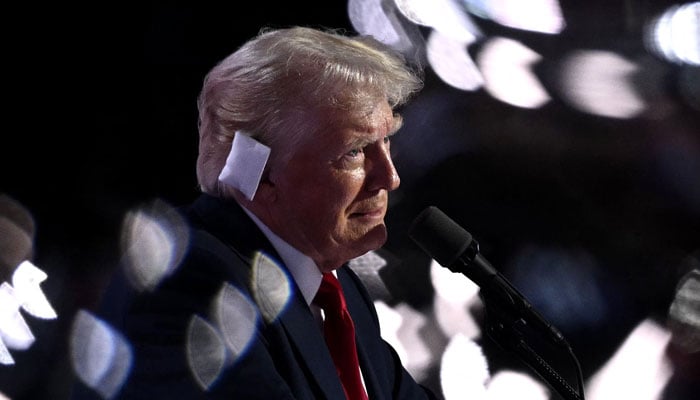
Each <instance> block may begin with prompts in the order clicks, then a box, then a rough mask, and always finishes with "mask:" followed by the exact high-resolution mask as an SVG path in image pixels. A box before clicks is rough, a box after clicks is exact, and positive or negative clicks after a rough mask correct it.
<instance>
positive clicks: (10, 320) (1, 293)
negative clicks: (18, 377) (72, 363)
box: [0, 260, 57, 365]
mask: <svg viewBox="0 0 700 400" xmlns="http://www.w3.org/2000/svg"><path fill="white" fill-rule="evenodd" d="M47 276H48V275H47V274H46V273H45V272H44V271H42V270H41V269H39V268H37V267H36V266H35V265H34V264H32V263H31V262H30V261H26V260H25V261H23V262H21V263H20V264H19V265H18V266H17V268H16V269H15V271H14V272H13V274H12V285H10V284H9V283H7V282H2V284H1V285H0V364H3V365H9V364H14V359H13V358H12V356H11V355H10V352H9V349H13V350H26V349H28V348H29V347H31V345H32V344H33V343H34V340H35V337H34V335H33V334H32V332H31V330H30V328H29V325H27V322H26V321H25V320H24V316H23V315H22V313H21V312H20V309H22V310H24V311H26V312H27V313H29V314H30V315H31V316H33V317H36V318H41V319H56V318H57V314H56V311H55V310H54V309H53V307H52V306H51V304H50V303H49V301H48V299H47V298H46V296H45V295H44V292H43V291H42V290H41V287H40V284H41V282H43V281H45V280H46V278H47Z"/></svg>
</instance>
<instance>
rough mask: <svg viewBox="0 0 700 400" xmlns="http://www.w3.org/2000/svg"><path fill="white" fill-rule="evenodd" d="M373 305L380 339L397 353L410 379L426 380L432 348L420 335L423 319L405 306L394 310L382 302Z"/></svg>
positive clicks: (424, 319)
mask: <svg viewBox="0 0 700 400" xmlns="http://www.w3.org/2000/svg"><path fill="white" fill-rule="evenodd" d="M375 305H377V306H379V307H378V308H377V313H378V315H379V323H380V326H381V332H382V338H383V339H384V340H386V341H387V342H388V343H389V344H391V345H392V346H394V348H396V349H397V352H399V357H400V358H401V362H402V364H403V365H404V366H405V367H406V370H407V371H408V372H410V373H411V376H413V377H414V378H415V379H416V380H422V379H424V378H426V376H427V373H428V368H429V366H430V363H431V362H432V359H433V356H432V351H431V349H432V346H431V344H426V343H425V340H424V339H423V336H422V335H421V330H422V329H424V328H425V327H426V318H425V315H423V313H420V312H417V311H416V310H414V309H413V308H411V307H410V306H408V305H406V304H399V305H397V306H396V307H394V309H393V310H392V309H391V308H389V307H388V306H387V305H386V304H384V303H382V302H378V301H377V302H375ZM384 318H386V321H385V320H384Z"/></svg>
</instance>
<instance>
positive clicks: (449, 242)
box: [408, 206, 568, 346]
mask: <svg viewBox="0 0 700 400" xmlns="http://www.w3.org/2000/svg"><path fill="white" fill-rule="evenodd" d="M408 236H409V237H410V238H411V239H412V240H413V241H414V242H415V243H416V244H417V245H418V246H419V247H420V248H421V249H422V250H423V251H425V252H426V253H427V254H428V255H429V256H430V257H432V258H433V259H434V260H435V261H437V262H438V264H440V265H442V266H443V267H445V268H448V269H449V270H451V271H452V272H457V273H461V274H463V275H465V276H466V277H467V278H469V279H470V280H471V281H473V282H474V283H476V284H477V286H479V288H480V295H481V297H482V299H483V300H484V304H485V305H486V306H487V307H488V306H495V307H499V310H501V311H505V312H507V313H508V314H509V315H510V316H511V317H512V318H515V322H516V323H520V324H525V325H529V326H531V327H533V328H534V329H536V330H539V331H540V332H542V333H544V334H546V335H548V336H549V337H550V338H551V339H552V340H553V341H554V343H556V344H564V345H566V346H568V344H566V341H565V340H564V337H563V335H562V334H561V333H560V332H559V330H557V329H556V328H555V327H554V326H553V325H552V324H550V323H549V322H547V321H546V320H545V319H544V318H543V317H542V316H541V315H540V314H539V313H538V312H537V311H536V310H535V309H534V308H533V307H532V305H531V304H530V303H529V302H528V301H527V299H526V298H525V297H524V296H523V295H522V294H520V292H518V290H517V289H516V288H515V287H513V285H511V284H510V282H508V280H507V279H506V278H505V277H504V276H502V275H501V274H500V273H499V272H498V271H497V270H496V269H495V268H494V267H493V266H492V265H491V263H489V262H488V261H487V260H486V258H484V256H482V255H481V253H480V252H479V243H478V242H477V241H476V240H474V238H472V235H471V234H470V233H469V232H467V231H466V230H464V228H462V227H461V226H459V225H458V224H457V223H456V222H454V221H453V220H452V219H450V217H448V216H447V215H445V213H443V212H442V211H440V209H438V208H437V207H434V206H430V207H428V208H426V209H425V210H423V211H422V212H421V213H420V214H419V215H418V216H417V217H416V218H415V220H414V221H413V223H412V224H411V225H410V227H409V229H408Z"/></svg>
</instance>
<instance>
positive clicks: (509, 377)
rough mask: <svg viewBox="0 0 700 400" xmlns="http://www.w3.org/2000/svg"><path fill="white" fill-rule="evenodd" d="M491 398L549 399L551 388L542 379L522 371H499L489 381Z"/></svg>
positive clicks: (490, 399) (495, 399)
mask: <svg viewBox="0 0 700 400" xmlns="http://www.w3.org/2000/svg"><path fill="white" fill-rule="evenodd" d="M487 390H488V394H489V397H488V399H489V400H509V399H518V400H547V399H549V398H550V393H549V389H548V388H547V387H546V386H545V385H544V384H542V383H541V382H540V381H538V380H536V379H534V378H532V377H531V376H529V375H526V374H524V373H521V372H516V371H508V370H505V371H499V372H497V373H495V374H494V375H493V377H491V379H490V380H489V382H488V388H487Z"/></svg>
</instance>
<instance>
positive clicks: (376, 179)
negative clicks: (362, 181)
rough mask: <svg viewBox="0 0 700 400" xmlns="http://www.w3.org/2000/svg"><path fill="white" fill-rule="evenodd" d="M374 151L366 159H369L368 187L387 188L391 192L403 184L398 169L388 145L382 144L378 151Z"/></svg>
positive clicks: (374, 189) (371, 188)
mask: <svg viewBox="0 0 700 400" xmlns="http://www.w3.org/2000/svg"><path fill="white" fill-rule="evenodd" d="M372 153H373V154H372V156H371V157H367V159H366V161H368V163H367V164H368V165H366V168H367V189H368V190H370V191H376V190H380V189H386V190H387V191H389V192H390V191H392V190H395V189H397V188H398V187H399V185H400V184H401V178H399V173H398V172H397V171H396V167H395V166H394V161H393V160H392V158H391V152H390V151H389V149H388V147H385V146H381V145H380V146H379V148H378V149H377V151H375V152H372Z"/></svg>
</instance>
